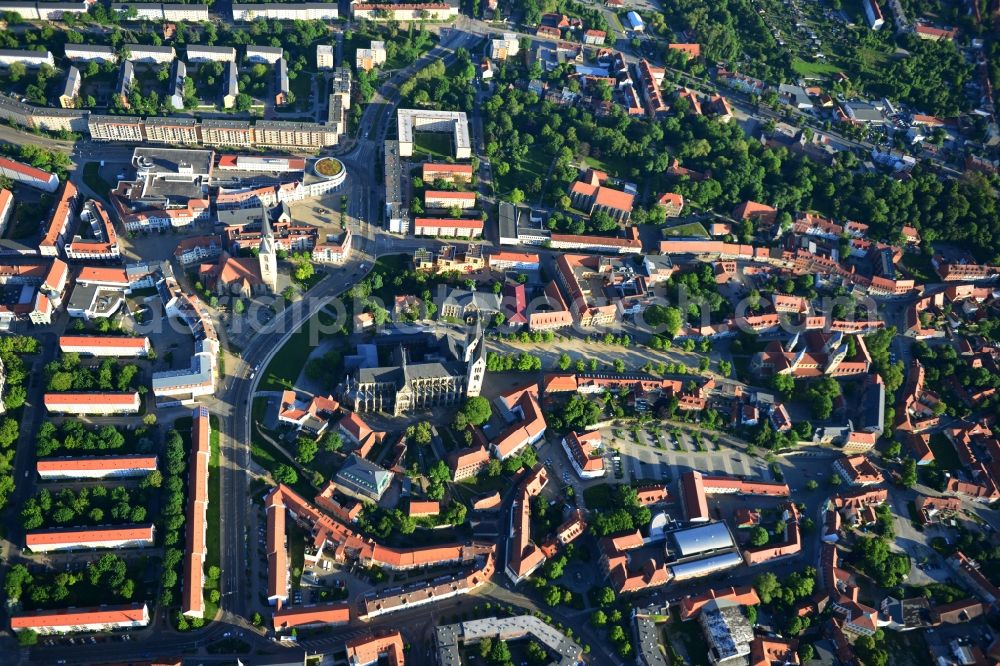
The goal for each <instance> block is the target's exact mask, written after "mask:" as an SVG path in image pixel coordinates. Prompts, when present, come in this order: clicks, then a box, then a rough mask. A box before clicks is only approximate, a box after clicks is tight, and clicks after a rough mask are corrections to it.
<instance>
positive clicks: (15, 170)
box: [0, 157, 76, 192]
mask: <svg viewBox="0 0 1000 666" xmlns="http://www.w3.org/2000/svg"><path fill="white" fill-rule="evenodd" d="M0 176H4V177H6V178H10V179H11V180H12V181H14V182H15V183H21V184H23V185H28V186H30V187H34V188H37V189H39V190H44V191H45V192H55V191H56V189H58V188H59V177H58V176H56V175H55V174H54V173H49V172H48V171H42V170H41V169H37V168H35V167H33V166H31V165H30V164H25V163H23V162H17V161H15V160H12V159H8V158H6V157H0ZM73 191H74V192H75V191H76V188H75V187H74V188H73Z"/></svg>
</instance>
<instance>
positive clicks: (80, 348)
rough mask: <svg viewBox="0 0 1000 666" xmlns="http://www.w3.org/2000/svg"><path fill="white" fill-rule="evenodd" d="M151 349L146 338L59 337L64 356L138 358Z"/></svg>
mask: <svg viewBox="0 0 1000 666" xmlns="http://www.w3.org/2000/svg"><path fill="white" fill-rule="evenodd" d="M150 349H151V347H150V346H149V338H145V337H142V338H132V337H124V336H96V335H63V336H60V337H59V350H60V351H61V352H63V353H64V354H70V353H72V354H80V355H81V356H110V357H114V358H138V357H142V356H146V355H147V354H148V353H149V350H150Z"/></svg>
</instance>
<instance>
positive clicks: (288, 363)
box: [259, 273, 331, 391]
mask: <svg viewBox="0 0 1000 666" xmlns="http://www.w3.org/2000/svg"><path fill="white" fill-rule="evenodd" d="M323 275H326V273H324V274H323ZM320 314H323V313H321V312H320V313H317V314H315V315H313V316H312V317H311V318H310V319H309V320H308V321H306V322H305V323H304V324H303V325H302V327H301V328H299V330H297V331H295V333H293V334H292V336H291V337H290V338H288V341H287V342H286V343H285V344H284V346H283V347H282V348H281V349H279V350H278V353H277V354H275V355H274V357H273V358H271V362H270V363H268V364H267V368H265V369H264V377H263V378H262V379H261V382H260V389H259V390H261V391H282V390H284V389H290V388H293V387H294V384H295V380H296V379H297V378H298V376H299V371H300V370H302V368H303V367H304V366H305V364H306V360H307V359H308V358H309V354H310V353H312V350H313V348H314V346H315V345H312V344H310V341H311V340H312V332H311V331H312V329H313V328H314V327H318V326H321V325H324V322H326V321H330V320H331V317H330V316H329V315H325V319H321V318H320V317H319V315H320ZM317 330H318V328H317ZM321 337H323V336H322V335H319V336H318V337H317V341H318V339H319V338H321Z"/></svg>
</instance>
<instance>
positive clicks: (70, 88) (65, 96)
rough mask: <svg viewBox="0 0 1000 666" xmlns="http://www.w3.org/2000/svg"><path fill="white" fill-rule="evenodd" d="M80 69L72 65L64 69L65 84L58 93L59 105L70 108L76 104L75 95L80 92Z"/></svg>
mask: <svg viewBox="0 0 1000 666" xmlns="http://www.w3.org/2000/svg"><path fill="white" fill-rule="evenodd" d="M80 82H81V79H80V70H78V69H77V68H76V67H73V66H72V65H71V66H70V67H69V69H68V70H66V84H65V85H64V86H63V91H62V94H61V95H59V106H61V107H62V108H64V109H72V108H73V107H75V106H76V96H77V95H78V94H79V93H80Z"/></svg>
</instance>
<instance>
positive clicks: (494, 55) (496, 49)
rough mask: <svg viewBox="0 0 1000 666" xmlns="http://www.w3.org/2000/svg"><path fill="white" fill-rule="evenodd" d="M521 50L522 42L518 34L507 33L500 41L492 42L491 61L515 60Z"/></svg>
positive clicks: (494, 40)
mask: <svg viewBox="0 0 1000 666" xmlns="http://www.w3.org/2000/svg"><path fill="white" fill-rule="evenodd" d="M520 50H521V40H520V39H519V38H518V36H517V34H516V33H513V32H505V33H504V35H503V37H502V38H500V39H491V40H490V59H492V60H506V59H507V58H513V57H514V56H516V55H517V54H518V52H519V51H520Z"/></svg>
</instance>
